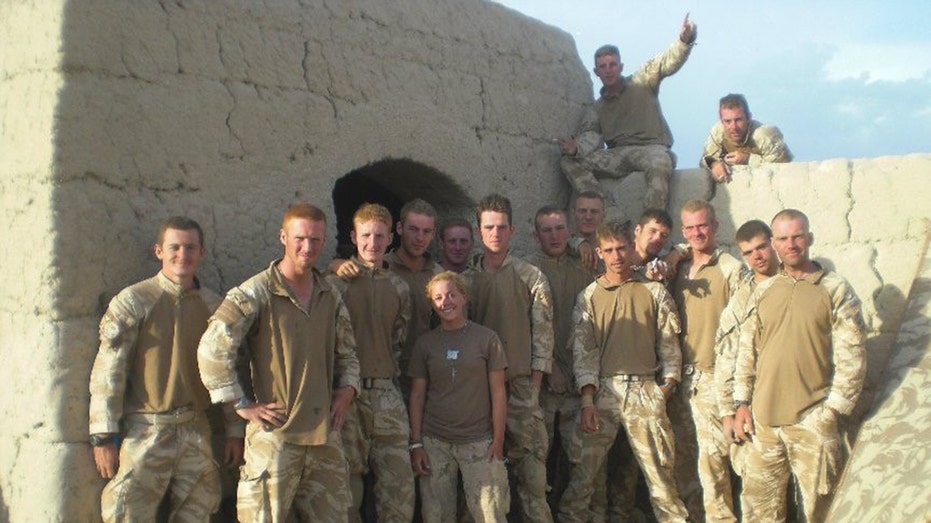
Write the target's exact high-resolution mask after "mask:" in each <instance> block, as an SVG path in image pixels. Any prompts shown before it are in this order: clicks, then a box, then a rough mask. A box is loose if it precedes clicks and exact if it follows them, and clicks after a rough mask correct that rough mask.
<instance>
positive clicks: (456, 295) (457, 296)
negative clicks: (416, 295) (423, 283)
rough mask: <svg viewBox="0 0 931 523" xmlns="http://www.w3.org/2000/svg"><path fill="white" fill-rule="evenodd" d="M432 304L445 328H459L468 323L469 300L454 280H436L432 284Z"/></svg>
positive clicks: (430, 293)
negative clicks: (467, 309) (467, 306)
mask: <svg viewBox="0 0 931 523" xmlns="http://www.w3.org/2000/svg"><path fill="white" fill-rule="evenodd" d="M429 297H430V304H431V305H432V306H433V311H434V312H435V313H436V316H437V317H438V318H439V319H440V323H442V325H443V326H444V327H447V328H450V327H458V326H461V325H462V324H464V323H465V321H466V304H467V303H468V301H469V300H468V298H467V297H466V295H465V293H464V292H463V291H462V289H460V288H459V286H458V285H456V283H455V282H454V281H453V280H450V279H440V280H434V281H433V282H432V283H431V284H430V292H429Z"/></svg>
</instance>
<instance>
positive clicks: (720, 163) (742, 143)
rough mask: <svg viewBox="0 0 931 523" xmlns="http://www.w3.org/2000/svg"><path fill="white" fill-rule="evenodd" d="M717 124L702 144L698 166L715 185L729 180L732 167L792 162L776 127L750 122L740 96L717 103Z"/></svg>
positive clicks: (743, 99) (747, 106)
mask: <svg viewBox="0 0 931 523" xmlns="http://www.w3.org/2000/svg"><path fill="white" fill-rule="evenodd" d="M718 115H719V116H720V117H721V121H719V122H718V123H716V124H714V127H712V128H711V133H710V134H709V135H708V138H707V139H706V140H705V150H704V151H702V157H701V161H700V162H699V165H700V166H701V167H704V168H705V169H707V170H708V171H710V174H711V177H712V178H713V179H714V181H716V182H718V183H725V182H728V181H730V180H731V167H733V166H734V165H750V166H755V165H761V164H764V163H786V162H791V161H792V152H791V151H789V148H788V147H787V146H786V144H785V142H784V141H783V139H782V133H781V132H780V131H779V128H778V127H775V126H772V125H763V124H761V123H760V122H758V121H756V120H751V116H752V115H751V114H750V106H749V105H748V104H747V99H746V98H744V96H743V95H742V94H729V95H727V96H725V97H723V98H721V100H720V102H719V103H718Z"/></svg>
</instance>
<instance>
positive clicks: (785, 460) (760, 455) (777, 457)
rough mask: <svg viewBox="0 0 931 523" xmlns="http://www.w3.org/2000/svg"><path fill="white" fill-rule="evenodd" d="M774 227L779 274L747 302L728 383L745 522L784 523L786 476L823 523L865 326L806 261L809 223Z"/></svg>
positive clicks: (844, 289) (827, 275) (788, 219)
mask: <svg viewBox="0 0 931 523" xmlns="http://www.w3.org/2000/svg"><path fill="white" fill-rule="evenodd" d="M771 225H772V230H773V247H775V249H776V252H777V253H778V254H779V258H780V259H781V260H782V270H781V271H780V272H779V273H778V274H776V275H775V276H773V277H772V278H771V281H770V282H769V285H768V286H766V287H765V288H758V289H757V290H756V292H754V294H753V296H752V297H751V298H750V302H749V305H748V310H750V314H749V316H748V317H747V320H746V321H745V322H744V323H743V325H742V326H741V334H740V340H739V347H738V350H737V367H736V371H735V377H734V404H735V407H736V410H737V412H736V414H735V415H734V427H735V429H734V430H735V434H736V437H737V438H738V439H741V440H746V439H748V438H749V436H748V434H747V433H746V432H749V435H751V436H752V441H751V444H750V445H749V446H748V448H747V449H746V451H745V456H744V459H743V466H744V469H745V472H746V473H745V474H744V476H743V482H744V483H743V484H744V490H743V494H742V496H741V507H743V509H744V514H743V518H744V521H747V522H754V521H766V522H770V521H784V520H785V517H786V515H785V501H784V500H785V491H786V484H787V483H788V480H789V474H790V472H791V474H792V475H793V476H795V479H796V480H797V482H798V487H799V490H800V491H801V497H802V503H801V505H802V510H803V512H804V515H805V520H806V521H824V518H825V515H826V514H827V509H828V507H829V506H830V502H831V494H832V493H833V490H834V486H835V484H836V482H837V477H838V474H839V472H840V469H841V463H840V462H839V459H840V454H839V453H840V436H839V434H838V431H837V418H838V416H839V415H841V414H849V413H850V412H851V411H852V410H853V407H854V404H855V403H856V401H857V398H858V397H859V395H860V391H861V390H862V388H863V380H864V377H865V375H866V351H865V344H866V340H865V335H864V331H865V327H864V325H863V316H862V313H861V310H860V300H859V298H857V295H856V293H854V291H853V289H852V288H851V287H850V284H848V283H847V281H846V280H844V279H843V278H842V277H840V276H839V275H837V274H836V273H834V272H832V271H827V270H825V269H824V268H822V267H821V266H820V265H819V264H818V263H817V262H815V261H813V260H812V259H811V258H810V252H809V249H810V247H811V245H812V243H813V241H814V236H813V235H812V234H811V232H810V230H809V225H808V217H807V216H805V214H804V213H802V212H801V211H798V210H795V209H786V210H784V211H781V212H779V213H778V214H776V216H775V217H774V218H773V221H772V224H771ZM751 409H752V416H751ZM745 429H747V431H746V432H745Z"/></svg>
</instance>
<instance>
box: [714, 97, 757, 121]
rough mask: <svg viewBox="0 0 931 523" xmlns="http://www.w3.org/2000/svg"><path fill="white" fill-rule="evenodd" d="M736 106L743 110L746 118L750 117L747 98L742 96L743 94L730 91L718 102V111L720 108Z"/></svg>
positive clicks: (733, 107)
mask: <svg viewBox="0 0 931 523" xmlns="http://www.w3.org/2000/svg"><path fill="white" fill-rule="evenodd" d="M738 107H739V108H741V109H743V110H744V114H745V115H747V118H750V104H748V103H747V99H746V98H744V95H742V94H737V93H730V94H727V95H725V96H724V97H723V98H721V100H720V101H719V102H718V110H719V111H720V110H721V109H735V108H738Z"/></svg>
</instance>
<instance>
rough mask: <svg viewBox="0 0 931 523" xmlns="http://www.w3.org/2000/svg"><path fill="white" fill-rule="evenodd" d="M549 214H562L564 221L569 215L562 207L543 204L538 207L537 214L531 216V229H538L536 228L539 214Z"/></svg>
mask: <svg viewBox="0 0 931 523" xmlns="http://www.w3.org/2000/svg"><path fill="white" fill-rule="evenodd" d="M551 214H558V215H560V216H562V217H563V219H564V220H566V222H568V221H569V216H568V215H567V214H566V210H565V209H563V208H562V207H556V206H555V205H544V206H543V207H540V208H539V209H537V214H535V215H534V216H533V229H534V230H539V229H538V228H537V220H538V219H539V218H540V217H541V216H549V215H551Z"/></svg>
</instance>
